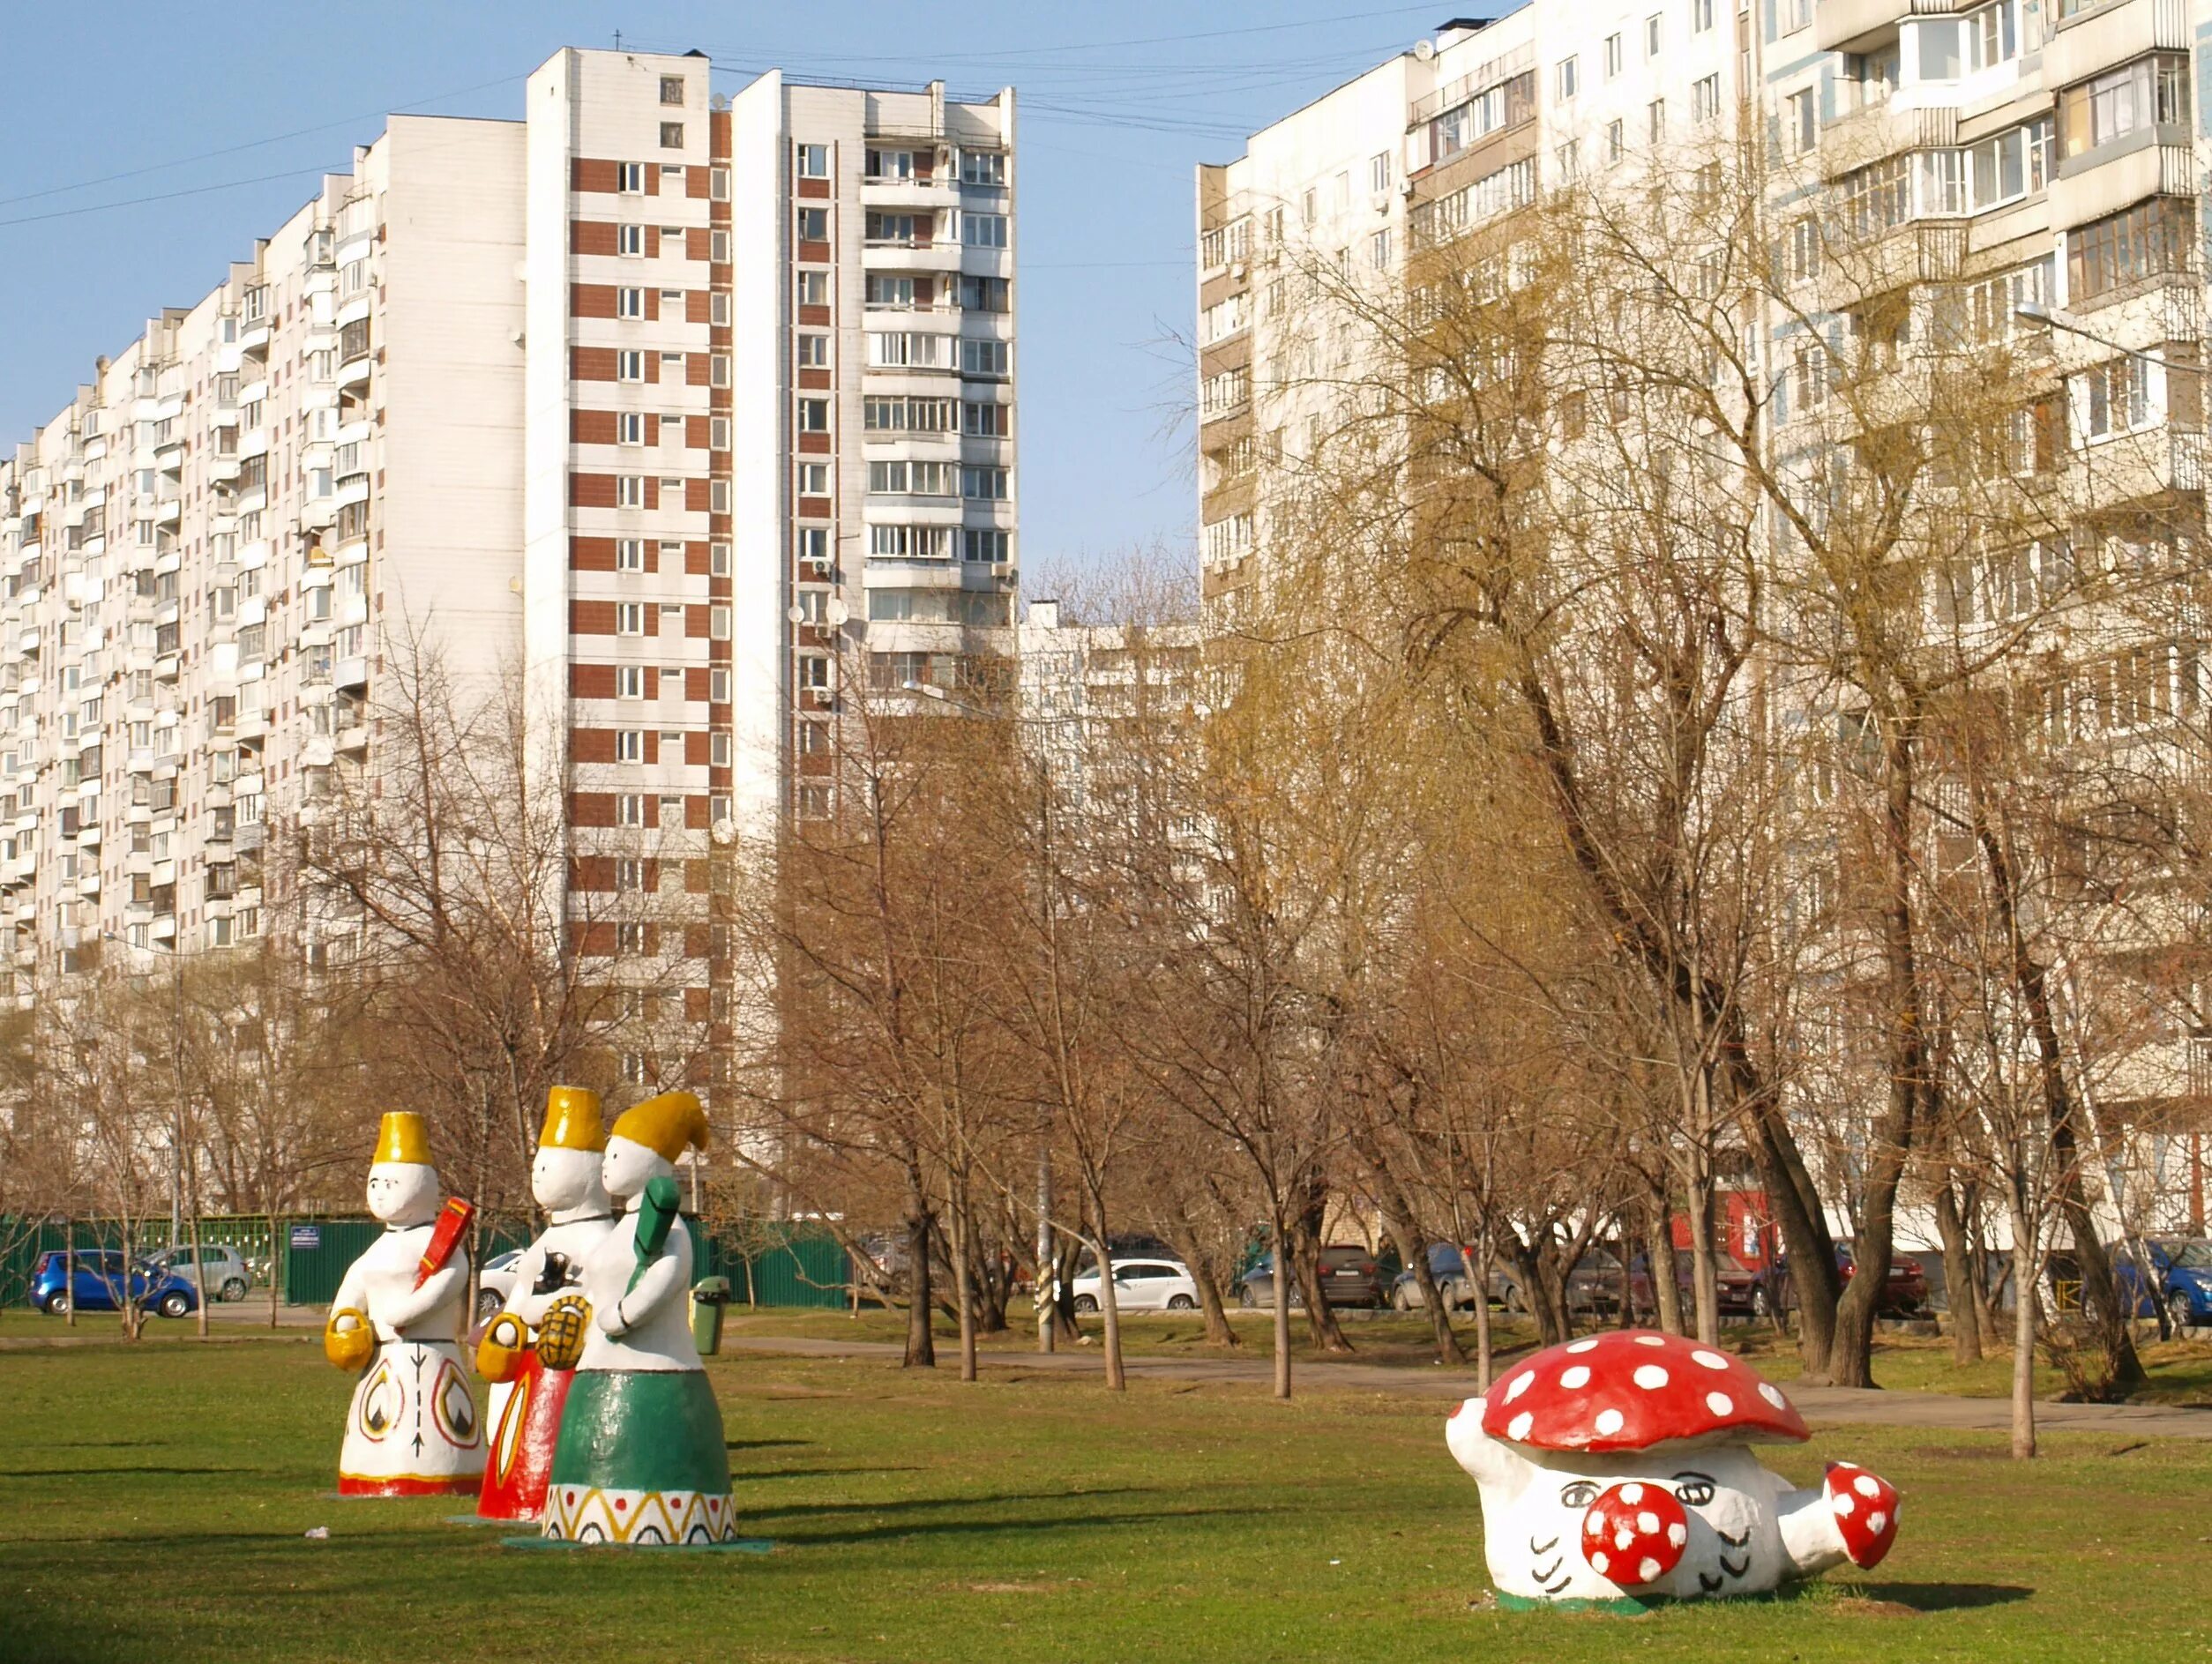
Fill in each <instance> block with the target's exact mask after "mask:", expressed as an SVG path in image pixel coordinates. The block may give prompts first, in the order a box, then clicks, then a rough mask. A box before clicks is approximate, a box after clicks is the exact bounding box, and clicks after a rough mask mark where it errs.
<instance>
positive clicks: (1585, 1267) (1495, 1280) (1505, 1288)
mask: <svg viewBox="0 0 2212 1664" xmlns="http://www.w3.org/2000/svg"><path fill="white" fill-rule="evenodd" d="M1566 1292H1567V1309H1568V1310H1570V1311H1582V1312H1611V1311H1618V1310H1619V1309H1620V1261H1619V1260H1618V1259H1616V1258H1615V1257H1613V1255H1612V1253H1611V1251H1610V1250H1607V1249H1603V1248H1587V1249H1584V1250H1582V1257H1581V1258H1580V1259H1578V1260H1576V1261H1575V1262H1574V1269H1573V1271H1571V1272H1568V1273H1567V1280H1566ZM1490 1297H1491V1302H1492V1303H1493V1304H1496V1305H1500V1306H1503V1307H1505V1309H1506V1310H1507V1311H1528V1310H1531V1308H1530V1306H1529V1304H1528V1299H1527V1297H1526V1296H1525V1295H1524V1294H1523V1292H1522V1290H1521V1273H1520V1272H1517V1271H1515V1270H1514V1269H1513V1267H1512V1266H1511V1265H1495V1266H1492V1267H1491V1273H1490Z"/></svg>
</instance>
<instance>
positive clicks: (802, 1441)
mask: <svg viewBox="0 0 2212 1664" xmlns="http://www.w3.org/2000/svg"><path fill="white" fill-rule="evenodd" d="M813 1443H814V1441H813V1440H812V1439H811V1438H730V1439H724V1440H723V1441H722V1448H723V1449H724V1450H726V1451H789V1450H799V1449H803V1447H805V1446H807V1445H809V1444H813Z"/></svg>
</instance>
